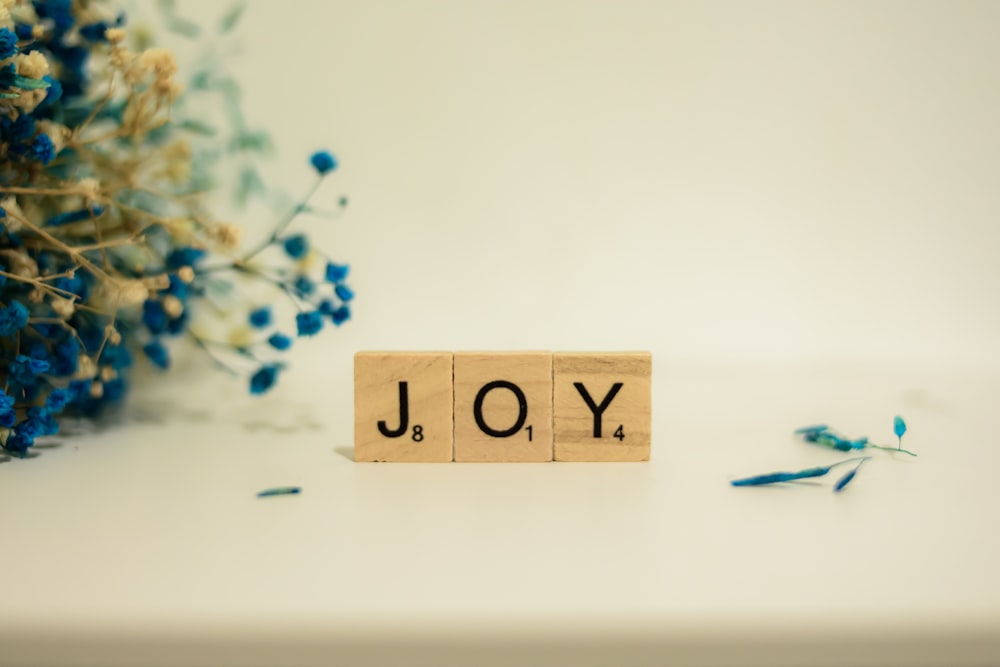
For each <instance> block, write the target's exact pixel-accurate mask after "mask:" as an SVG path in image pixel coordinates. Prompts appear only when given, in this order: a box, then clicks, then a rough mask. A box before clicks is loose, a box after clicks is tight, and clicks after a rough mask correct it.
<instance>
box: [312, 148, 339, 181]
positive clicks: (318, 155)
mask: <svg viewBox="0 0 1000 667" xmlns="http://www.w3.org/2000/svg"><path fill="white" fill-rule="evenodd" d="M309 162H310V164H312V166H313V169H315V170H316V171H317V172H318V173H319V175H320V176H325V175H326V174H328V173H330V172H331V171H333V170H334V169H336V168H337V158H335V157H333V155H331V154H330V153H329V152H328V151H316V152H315V153H313V154H312V157H311V158H309Z"/></svg>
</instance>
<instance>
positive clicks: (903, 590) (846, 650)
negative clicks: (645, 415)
mask: <svg viewBox="0 0 1000 667" xmlns="http://www.w3.org/2000/svg"><path fill="white" fill-rule="evenodd" d="M654 372H655V377H656V379H655V384H654V402H655V405H656V406H657V407H656V412H655V414H654V424H653V428H654V438H655V441H654V442H655V444H654V450H653V460H652V461H651V462H649V463H643V464H562V463H552V464H502V465H501V464H497V465H475V464H423V465H418V464H410V465H403V464H399V465H392V464H355V463H353V462H352V461H350V459H349V456H350V453H351V452H350V447H349V442H350V425H349V424H348V423H347V422H346V421H340V422H338V423H330V422H328V421H327V419H326V418H325V417H324V416H323V406H324V405H325V404H326V403H327V401H330V402H332V403H335V404H339V403H340V402H341V401H347V400H349V396H346V395H344V394H343V393H342V392H341V393H333V394H332V395H330V396H329V397H325V398H319V397H314V398H313V399H311V400H310V399H304V400H302V401H300V402H298V403H297V404H295V405H288V404H285V403H283V402H282V401H281V400H280V399H276V400H275V401H274V402H271V403H269V404H268V405H269V406H270V408H271V409H274V410H275V411H276V413H277V414H278V416H277V417H276V419H275V421H274V423H275V426H274V427H272V428H266V427H263V426H262V425H261V423H260V420H259V408H256V409H251V408H252V407H253V405H254V404H247V405H248V406H250V407H249V408H248V407H241V408H238V409H235V410H231V411H229V413H228V414H225V413H223V414H221V415H220V416H219V417H217V418H208V419H207V420H206V418H205V417H204V416H203V415H198V414H196V413H193V412H190V411H189V412H188V413H187V414H186V416H185V413H183V412H178V413H177V414H178V415H179V421H178V422H176V423H173V424H170V425H169V426H165V425H154V424H148V423H147V424H132V425H130V426H127V427H120V428H117V429H114V430H111V431H109V432H108V433H106V434H104V435H102V436H101V437H99V438H79V439H76V440H66V441H65V444H64V446H63V447H61V448H58V449H54V450H49V451H44V452H43V453H42V455H41V456H39V457H38V458H36V459H33V460H30V461H11V462H8V463H5V464H3V465H2V466H0V500H2V502H3V503H4V507H5V508H6V510H5V513H4V529H3V534H4V544H5V545H7V546H6V548H5V553H6V554H7V559H8V561H7V562H8V565H9V568H8V569H9V572H8V574H9V576H8V577H7V578H6V581H5V583H4V595H3V597H2V598H0V618H3V619H4V626H3V629H2V630H0V636H2V638H3V644H4V646H5V647H6V648H5V651H4V652H0V664H26V663H28V662H38V663H62V664H105V665H107V664H159V663H160V662H162V661H164V660H166V661H168V662H177V663H183V664H187V663H191V664H240V663H244V664H273V663H274V662H276V661H278V662H281V663H282V664H359V663H361V664H364V663H365V661H366V660H367V661H374V663H376V664H381V663H393V664H420V665H423V664H427V665H432V664H507V663H509V662H510V661H511V660H515V659H516V660H520V661H523V662H524V664H564V663H565V662H566V661H567V660H571V659H576V660H578V661H580V664H616V665H625V664H656V663H658V662H659V663H662V662H663V661H664V660H666V659H667V658H672V659H675V660H678V661H679V663H678V664H719V663H720V661H724V662H726V664H817V665H827V664H853V663H854V661H855V660H860V661H864V662H866V663H870V664H892V663H893V661H895V664H911V665H914V664H939V665H952V666H954V665H961V664H989V663H991V662H995V661H996V658H997V656H998V655H1000V578H998V576H997V574H996V563H997V562H998V559H1000V539H998V536H997V532H996V526H997V525H1000V510H998V507H997V503H996V500H995V498H996V492H995V481H994V480H995V470H996V469H997V466H998V465H1000V457H998V455H997V453H996V449H995V448H993V447H989V446H987V445H988V443H989V441H990V438H991V429H990V427H989V424H987V421H986V418H985V417H986V415H987V414H989V412H990V410H991V409H992V407H993V406H995V405H996V403H997V401H1000V376H998V375H996V374H971V375H968V374H967V375H959V374H954V373H940V372H934V371H926V370H921V369H914V368H911V369H908V370H906V371H899V370H893V369H874V368H868V369H862V368H857V369H852V368H844V367H841V368H832V367H826V368H824V367H797V368H788V367H782V366H780V365H770V366H766V367H765V366H757V367H755V366H745V367H739V366H733V365H729V366H724V367H711V366H705V367H702V366H681V365H670V364H657V365H656V366H655V368H654ZM216 389H217V387H215V388H213V387H202V389H201V390H200V395H204V396H208V395H210V394H211V393H212V392H213V391H215V390H216ZM198 398H199V393H195V395H193V396H192V397H191V399H192V400H196V399H198ZM258 405H263V404H258ZM140 407H141V408H144V407H145V406H140ZM896 410H901V411H902V412H903V413H904V414H906V415H907V416H908V418H909V420H910V425H911V434H910V435H908V436H907V445H908V446H909V447H911V448H912V449H914V450H916V451H918V452H919V453H920V457H919V458H918V459H913V460H911V459H909V458H908V457H907V458H904V457H899V456H896V455H888V454H887V455H878V456H876V457H875V459H874V460H872V461H871V462H869V464H868V465H867V466H866V467H865V468H864V469H863V471H862V473H861V474H860V475H859V476H858V478H857V480H856V482H855V484H854V485H852V486H851V487H849V489H848V490H846V491H845V492H844V493H843V494H840V495H834V494H833V493H832V492H831V488H830V486H829V483H828V482H824V483H823V484H819V485H810V484H801V485H797V486H795V487H788V488H763V489H735V488H731V487H730V486H729V485H728V484H727V480H728V479H731V478H733V477H735V476H741V475H746V474H753V473H758V472H766V471H769V470H774V469H798V468H800V467H806V466H811V465H820V464H822V463H824V462H829V461H833V460H837V459H838V458H839V457H838V455H835V454H831V453H829V452H827V451H825V450H823V449H820V448H816V447H815V446H810V445H805V444H801V443H798V442H795V441H794V439H793V438H792V437H791V436H790V434H789V430H790V427H792V426H795V425H798V424H802V423H810V422H815V421H817V420H825V419H829V421H830V422H832V423H834V424H839V425H841V427H843V428H845V429H849V430H850V431H851V432H852V433H855V434H860V433H867V434H869V435H871V436H873V437H874V436H876V435H879V436H886V435H888V436H889V437H883V438H881V440H882V441H888V440H890V439H891V423H890V421H891V415H892V414H893V413H894V412H895V411H896ZM140 412H141V410H140ZM303 417H304V418H303ZM296 422H298V423H299V424H300V425H299V427H297V428H296V427H293V426H292V424H293V423H296ZM284 484H299V485H301V486H302V487H303V494H302V495H301V496H297V497H279V498H269V499H257V498H255V497H254V493H255V492H256V491H258V490H260V489H262V488H265V487H269V486H273V485H284ZM15 545H16V546H15ZM400 646H401V647H403V648H402V649H400V648H399V647H400ZM582 647H588V648H586V650H584V649H583V648H582ZM209 649H211V650H209ZM397 650H401V651H402V653H401V654H397V653H394V651H397ZM279 655H280V656H281V657H280V659H279V658H276V657H275V656H279ZM164 656H170V657H169V659H168V658H165V657H164ZM490 661H492V662H490Z"/></svg>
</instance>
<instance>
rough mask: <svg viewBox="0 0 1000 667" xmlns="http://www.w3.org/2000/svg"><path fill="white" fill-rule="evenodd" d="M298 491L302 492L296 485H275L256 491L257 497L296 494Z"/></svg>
mask: <svg viewBox="0 0 1000 667" xmlns="http://www.w3.org/2000/svg"><path fill="white" fill-rule="evenodd" d="M300 493H302V489H301V487H298V486H276V487H274V488H271V489H264V490H263V491H258V492H257V497H258V498H268V497H270V496H297V495H298V494H300Z"/></svg>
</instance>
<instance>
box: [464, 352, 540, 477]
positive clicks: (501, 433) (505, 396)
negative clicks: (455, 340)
mask: <svg viewBox="0 0 1000 667" xmlns="http://www.w3.org/2000/svg"><path fill="white" fill-rule="evenodd" d="M455 460H456V461H478V462H498V461H522V462H527V461H551V460H552V353H551V352H456V353H455Z"/></svg>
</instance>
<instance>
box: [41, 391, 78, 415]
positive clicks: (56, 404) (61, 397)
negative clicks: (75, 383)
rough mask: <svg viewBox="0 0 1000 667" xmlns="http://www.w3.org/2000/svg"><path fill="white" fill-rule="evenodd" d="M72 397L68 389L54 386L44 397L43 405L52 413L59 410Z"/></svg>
mask: <svg viewBox="0 0 1000 667" xmlns="http://www.w3.org/2000/svg"><path fill="white" fill-rule="evenodd" d="M72 398H73V395H72V392H71V391H70V390H69V389H62V388H59V387H57V388H55V389H53V390H52V391H50V392H49V395H48V396H47V397H46V398H45V407H46V408H47V409H49V410H51V411H52V412H54V413H58V412H60V411H61V410H62V409H63V408H65V407H66V405H67V404H68V403H69V402H70V400H71V399H72Z"/></svg>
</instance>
